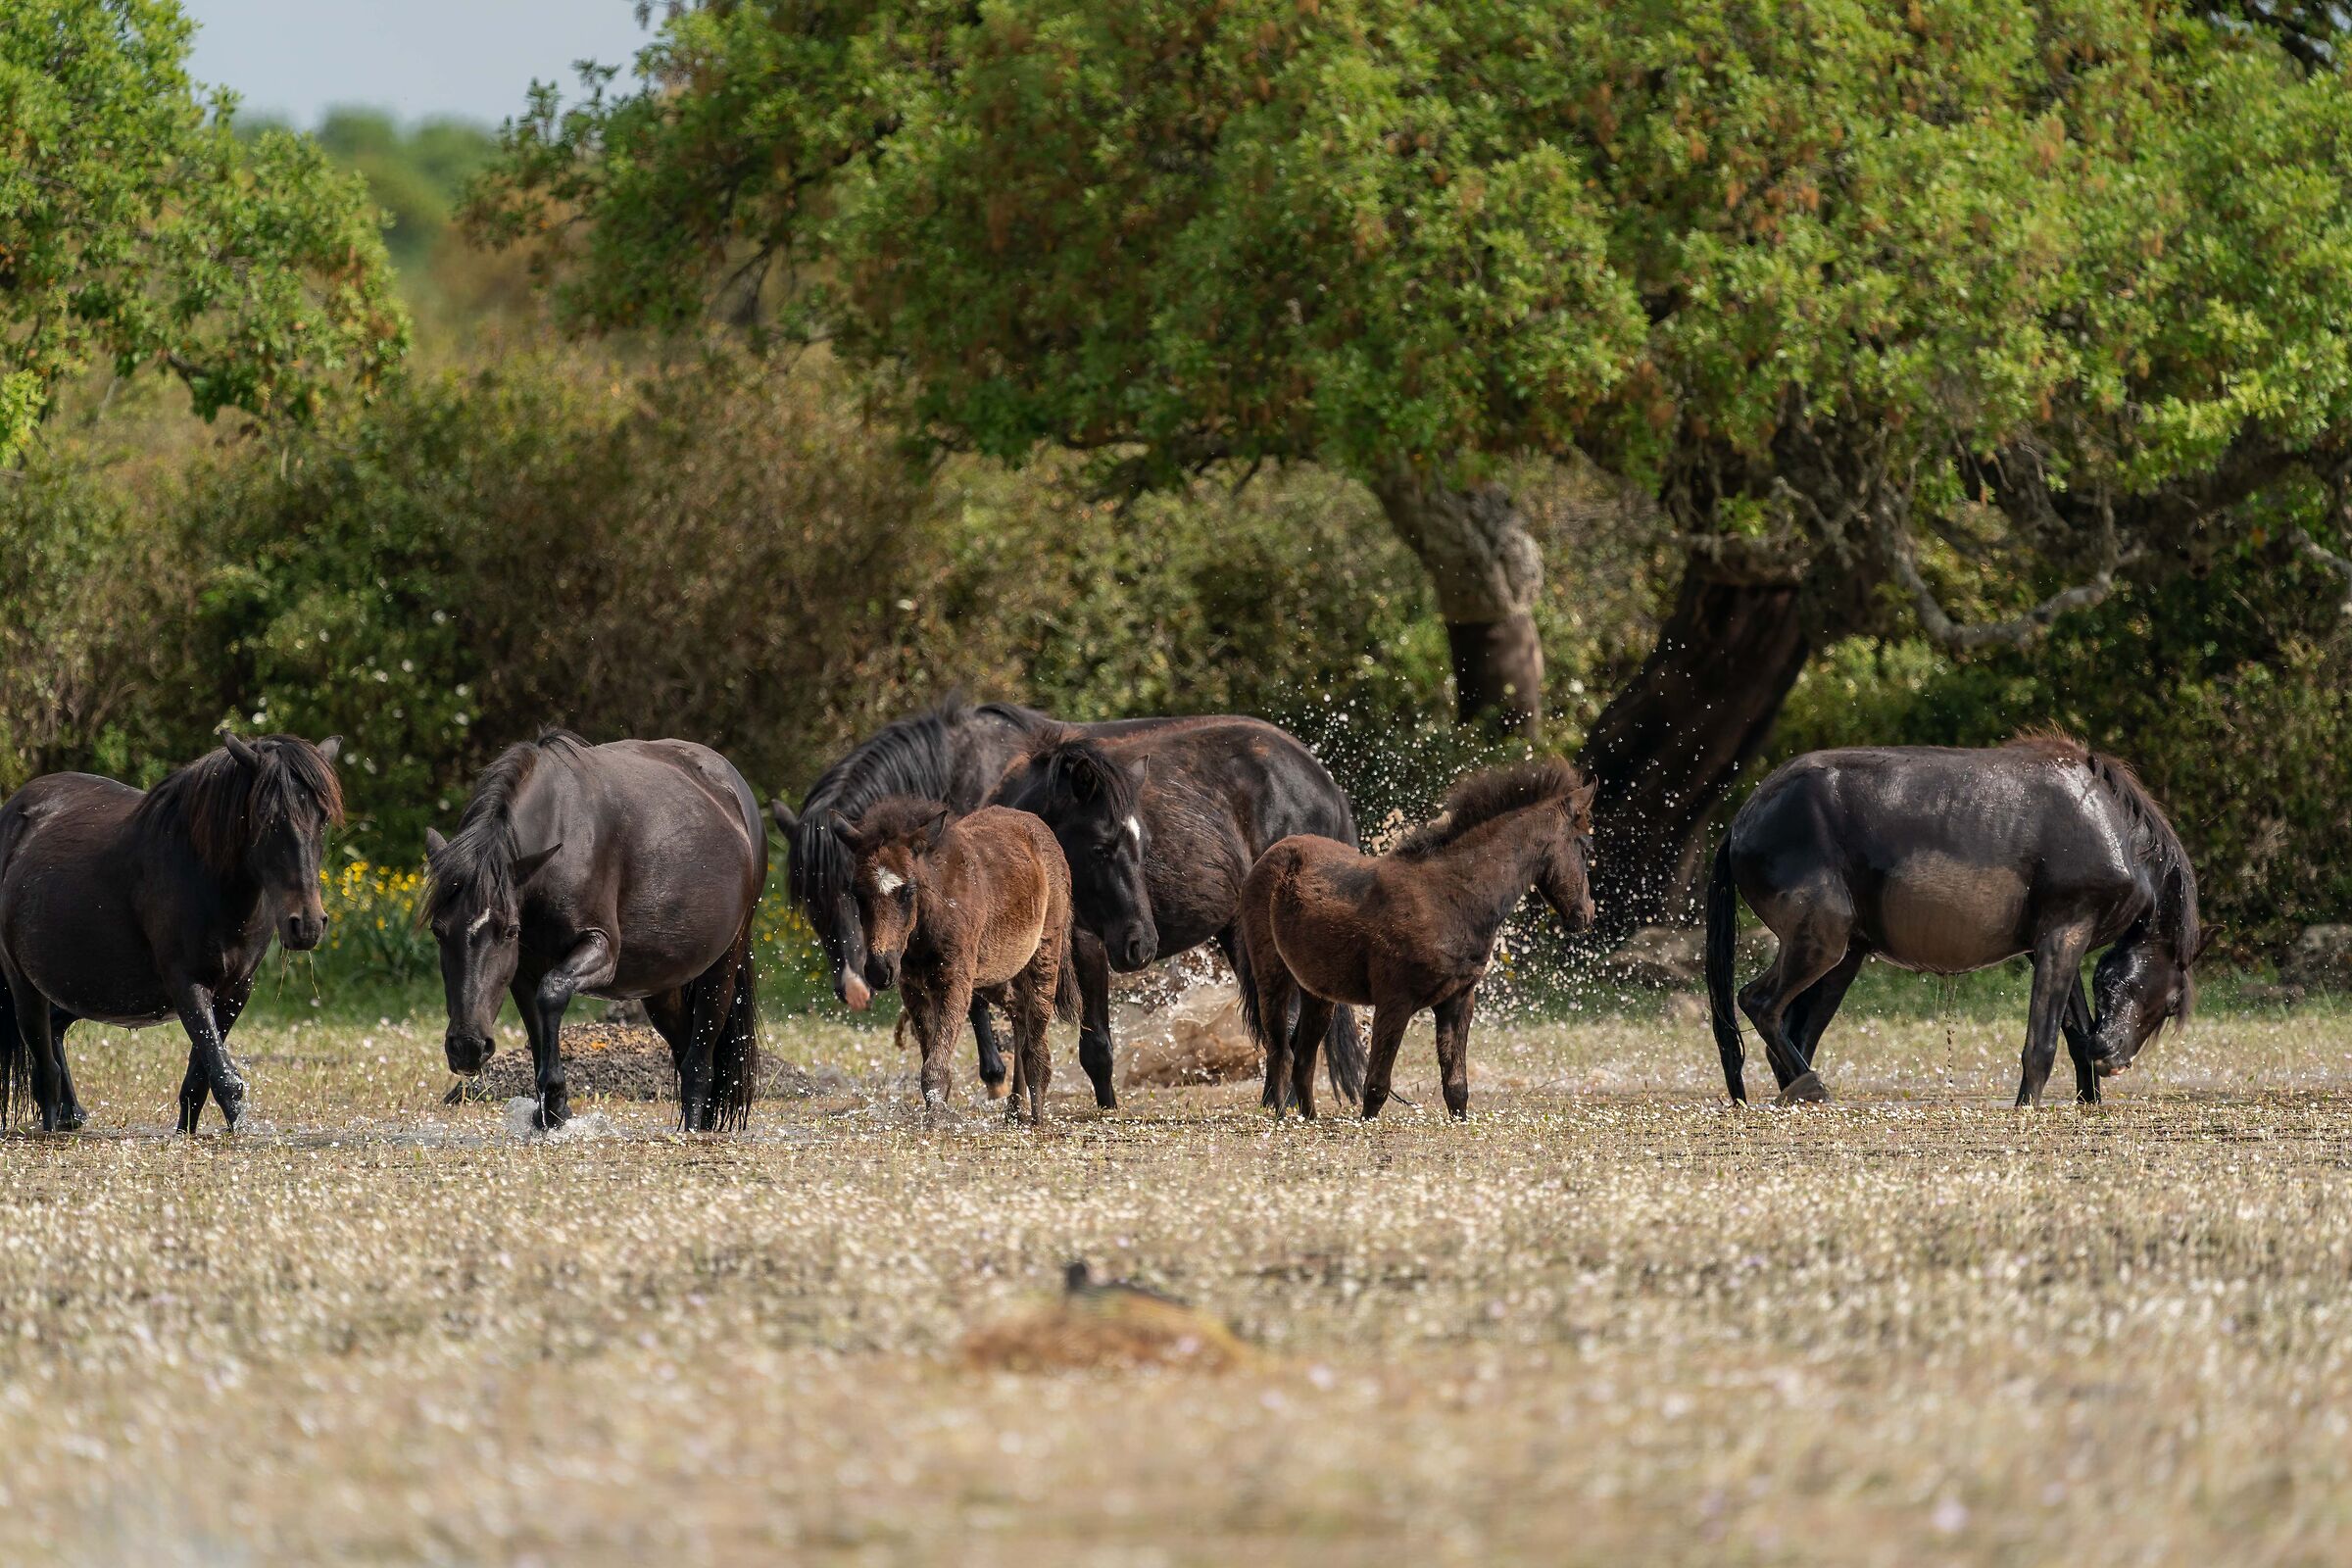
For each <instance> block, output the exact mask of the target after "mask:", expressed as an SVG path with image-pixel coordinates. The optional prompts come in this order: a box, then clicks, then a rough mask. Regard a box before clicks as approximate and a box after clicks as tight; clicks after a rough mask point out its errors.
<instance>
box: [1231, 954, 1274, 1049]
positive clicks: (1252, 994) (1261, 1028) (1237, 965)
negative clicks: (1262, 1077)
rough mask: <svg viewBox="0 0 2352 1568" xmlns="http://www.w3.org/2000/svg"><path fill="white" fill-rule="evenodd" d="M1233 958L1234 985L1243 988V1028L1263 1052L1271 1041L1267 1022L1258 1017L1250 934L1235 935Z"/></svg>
mask: <svg viewBox="0 0 2352 1568" xmlns="http://www.w3.org/2000/svg"><path fill="white" fill-rule="evenodd" d="M1232 957H1233V983H1234V984H1235V985H1237V986H1240V987H1241V988H1242V1024H1243V1027H1245V1028H1247V1029H1248V1030H1249V1031H1250V1039H1251V1040H1254V1041H1256V1042H1257V1047H1258V1049H1259V1050H1260V1051H1263V1050H1265V1049H1266V1048H1267V1047H1268V1045H1269V1044H1270V1043H1271V1040H1270V1037H1269V1036H1268V1035H1267V1033H1266V1020H1265V1019H1263V1018H1261V1017H1259V1016H1258V1011H1257V976H1256V975H1255V974H1253V973H1251V972H1250V933H1249V932H1248V931H1246V930H1244V931H1237V932H1235V933H1234V941H1233V954H1232ZM1281 1021H1282V1020H1281V1019H1279V1018H1277V1019H1276V1020H1275V1023H1276V1024H1277V1025H1279V1024H1280V1023H1281Z"/></svg>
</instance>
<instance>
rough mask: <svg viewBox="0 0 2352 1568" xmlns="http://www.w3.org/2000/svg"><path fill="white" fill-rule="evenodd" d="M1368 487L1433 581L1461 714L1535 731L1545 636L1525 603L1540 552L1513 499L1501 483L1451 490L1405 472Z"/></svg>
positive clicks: (1537, 578)
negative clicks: (1451, 658) (1537, 629)
mask: <svg viewBox="0 0 2352 1568" xmlns="http://www.w3.org/2000/svg"><path fill="white" fill-rule="evenodd" d="M1373 494H1374V495H1376V496H1378V497H1379V499H1380V505H1381V510H1382V511H1383V512H1384V513H1386V514H1387V515H1388V519H1389V526H1391V527H1393V528H1395V529H1396V530H1397V537H1398V538H1400V539H1402V540H1403V541H1404V542H1405V544H1406V545H1407V546H1408V547H1410V549H1411V550H1412V552H1413V554H1414V555H1416V556H1418V557H1419V558H1420V560H1421V564H1422V566H1423V567H1424V568H1425V569H1426V570H1427V571H1428V572H1429V580H1430V583H1431V585H1432V586H1433V587H1435V588H1436V590H1437V595H1438V613H1439V614H1441V615H1443V616H1444V617H1445V619H1446V643H1447V646H1448V647H1449V649H1450V650H1451V653H1452V656H1453V691H1454V709H1455V711H1456V713H1457V714H1458V716H1459V717H1460V719H1461V721H1462V722H1463V723H1465V724H1468V723H1474V722H1491V723H1493V724H1494V725H1495V727H1496V728H1498V729H1500V730H1502V731H1503V732H1504V733H1506V734H1518V735H1529V736H1537V735H1541V734H1542V733H1543V729H1544V642H1543V639H1542V637H1541V636H1539V635H1538V634H1537V631H1536V622H1535V617H1534V615H1532V614H1531V613H1530V611H1532V610H1533V608H1534V606H1535V603H1536V595H1537V594H1538V593H1539V592H1540V591H1542V589H1543V586H1544V554H1543V551H1542V550H1541V549H1539V548H1538V546H1537V544H1536V541H1535V538H1534V536H1533V535H1531V534H1530V533H1529V532H1528V531H1527V520H1526V518H1525V517H1523V516H1522V515H1520V512H1519V507H1518V503H1517V502H1516V501H1514V500H1513V499H1512V497H1511V495H1510V492H1508V491H1506V490H1504V489H1503V488H1502V487H1500V486H1499V485H1480V486H1477V487H1476V488H1473V489H1469V490H1457V489H1454V488H1453V487H1452V486H1450V485H1446V484H1443V483H1440V482H1437V481H1435V480H1431V479H1427V478H1424V477H1422V476H1420V475H1417V474H1413V473H1407V472H1397V473H1394V474H1391V475H1389V476H1388V477H1387V478H1385V479H1383V480H1382V481H1381V482H1379V483H1378V484H1376V485H1374V486H1373Z"/></svg>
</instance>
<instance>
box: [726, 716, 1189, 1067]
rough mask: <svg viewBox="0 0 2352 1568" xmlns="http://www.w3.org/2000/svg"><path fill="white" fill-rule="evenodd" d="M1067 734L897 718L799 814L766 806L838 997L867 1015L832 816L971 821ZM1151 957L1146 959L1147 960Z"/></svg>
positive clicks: (1015, 719) (851, 906)
mask: <svg viewBox="0 0 2352 1568" xmlns="http://www.w3.org/2000/svg"><path fill="white" fill-rule="evenodd" d="M1168 722H1178V721H1173V720H1167V719H1153V718H1142V719H1122V720H1118V721H1115V722H1112V723H1108V724H1084V725H1079V726H1077V728H1078V729H1079V730H1080V731H1082V732H1083V733H1085V734H1089V735H1105V734H1122V733H1125V732H1127V731H1130V730H1136V729H1148V728H1150V727H1152V725H1154V724H1162V723H1168ZM1063 727H1064V726H1062V724H1061V723H1060V722H1059V721H1058V720H1056V719H1054V718H1052V717H1050V716H1048V715H1047V714H1045V713H1041V712H1039V711H1037V710H1036V709H1034V708H1022V707H1019V706H1017V705H1015V704H1012V703H983V704H980V705H978V706H976V707H975V706H972V705H969V704H965V703H961V702H956V701H950V702H947V703H944V704H942V705H941V706H940V707H938V708H935V709H932V710H930V711H928V712H922V713H916V714H913V715H910V716H909V717H907V718H901V719H894V720H893V721H891V722H890V723H888V724H886V725H884V726H883V727H882V728H881V729H880V730H877V731H876V732H875V733H874V734H873V735H871V736H869V737H868V738H867V739H865V740H863V741H860V742H858V745H857V746H856V747H854V748H853V749H852V750H851V751H850V752H849V753H848V755H846V756H844V757H843V758H842V759H841V760H839V761H836V762H835V763H834V764H833V765H832V766H830V767H828V768H826V769H825V770H824V772H823V773H821V774H819V775H818V777H817V780H816V782H815V783H814V784H812V785H810V786H809V793H808V794H807V795H806V796H805V797H803V798H802V801H801V808H800V809H799V810H797V811H795V810H794V809H792V808H791V807H789V806H787V805H786V804H785V803H784V802H782V801H775V802H772V803H771V804H770V806H769V810H770V811H771V812H772V813H773V814H774V816H775V820H776V825H777V826H778V827H779V828H781V829H783V832H784V841H785V843H786V844H787V846H789V848H790V852H791V863H790V874H789V886H790V888H791V893H792V902H793V904H794V906H795V907H798V908H799V909H801V910H802V912H804V913H805V914H806V915H807V916H808V917H809V924H810V925H811V926H813V927H814V928H815V930H816V936H817V940H818V942H820V943H821V944H823V946H824V950H825V963H826V967H827V969H828V970H829V971H830V974H831V978H832V981H833V994H834V995H835V996H836V997H838V998H840V999H841V1000H842V1001H843V1002H844V1003H846V1004H848V1005H850V1006H851V1007H854V1008H857V1009H858V1010H861V1011H862V1010H863V1009H864V1008H865V1007H866V1005H868V1004H869V1003H871V1001H872V1000H873V987H872V986H871V985H870V984H869V983H868V982H867V980H866V977H865V966H866V958H867V953H866V942H865V927H864V924H863V922H862V921H861V920H860V919H859V918H858V900H857V893H856V890H855V888H854V887H853V886H852V880H851V876H852V872H853V871H854V870H855V868H856V863H855V858H854V857H853V856H852V855H851V854H850V852H849V850H848V849H847V848H846V847H845V846H844V845H843V843H842V841H841V838H840V836H839V835H838V834H837V833H836V832H835V831H834V828H833V826H832V823H833V819H834V818H835V817H836V816H839V817H840V818H842V819H844V820H846V821H851V822H855V821H857V820H858V818H859V817H861V816H863V815H864V814H865V813H866V811H867V810H869V809H872V807H873V806H874V805H875V804H876V803H878V802H881V801H884V800H887V799H889V798H890V797H891V796H894V795H911V796H915V797H918V798H920V799H924V800H935V801H939V802H942V803H944V804H945V805H946V806H947V808H948V809H949V810H950V811H952V812H954V813H955V814H956V815H957V816H965V815H968V814H970V813H971V812H973V811H976V810H978V809H980V808H981V807H983V806H985V805H987V804H988V800H989V797H990V796H991V795H992V794H993V793H994V792H995V790H996V788H997V785H998V784H999V783H1000V782H1002V780H1003V779H1004V777H1005V769H1006V768H1008V767H1010V766H1011V765H1012V764H1013V763H1014V762H1015V761H1016V760H1019V759H1021V758H1022V757H1025V756H1027V755H1028V754H1029V752H1030V751H1031V750H1032V749H1033V748H1034V747H1035V746H1036V745H1037V742H1038V738H1039V737H1040V736H1041V735H1044V734H1047V733H1049V732H1058V731H1060V730H1061V729H1062V728H1063ZM1149 957H1150V955H1149V954H1147V955H1145V959H1146V960H1148V959H1149ZM970 1017H971V1025H972V1039H973V1041H974V1043H975V1044H976V1045H977V1046H978V1048H979V1054H980V1078H981V1081H982V1082H983V1083H985V1084H986V1085H987V1086H988V1092H989V1094H990V1095H991V1096H992V1097H997V1096H1002V1095H1003V1094H1004V1092H1005V1056H1004V1053H1003V1052H1002V1051H1001V1050H1000V1049H999V1047H998V1044H997V1034H996V1028H995V1026H994V1024H993V1022H992V1021H991V1019H990V1017H989V1010H988V1004H987V1003H986V1002H985V1001H975V1002H973V1004H972V1009H971V1015H970ZM1090 1070H1091V1069H1090ZM1105 1103H1108V1102H1105Z"/></svg>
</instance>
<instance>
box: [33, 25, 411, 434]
mask: <svg viewBox="0 0 2352 1568" xmlns="http://www.w3.org/2000/svg"><path fill="white" fill-rule="evenodd" d="M189 36H190V33H189V24H188V22H187V19H186V18H185V17H184V16H183V15H181V13H180V9H179V7H178V5H177V4H176V3H173V0H12V3H11V4H10V5H9V7H8V8H7V10H6V13H5V14H4V15H0V466H6V465H9V464H11V463H13V462H14V461H15V460H16V459H17V458H18V457H19V455H21V453H22V452H23V450H24V447H25V443H26V442H27V441H28V440H30V439H31V437H32V434H33V431H34V429H35V428H36V426H37V425H38V424H39V422H40V420H41V419H42V417H44V415H45V414H46V413H47V412H48V411H49V409H50V408H51V406H52V404H53V401H54V398H55V395H56V393H57V390H58V388H59V386H60V384H61V383H63V382H65V381H67V380H69V379H70V378H72V377H73V376H74V375H77V374H79V373H81V372H82V371H83V370H85V369H87V368H89V367H90V366H91V365H92V364H94V363H100V362H108V361H111V362H112V363H113V364H114V366H115V368H117V370H118V371H120V372H123V373H128V372H130V371H132V370H135V369H137V368H142V367H150V368H162V369H165V370H168V371H169V372H171V373H172V374H174V375H176V376H177V377H179V379H181V380H182V381H184V382H185V383H186V385H187V387H188V390H189V392H190V394H191V396H192V397H193V399H194V401H195V406H196V410H197V412H198V413H200V414H202V415H204V416H205V417H208V418H209V417H212V416H213V415H215V414H217V413H218V412H220V411H221V409H224V408H240V409H244V410H247V411H249V412H251V413H254V414H269V415H287V416H292V417H302V416H304V415H306V414H308V413H310V412H311V411H312V410H313V409H314V408H315V407H316V405H317V404H318V402H319V399H320V398H321V396H323V395H324V394H325V393H326V392H327V391H328V390H329V389H330V388H332V387H334V386H336V385H338V384H340V383H343V382H358V383H360V384H363V385H365V384H368V383H371V382H373V381H374V380H375V379H376V378H377V377H379V376H381V375H382V374H383V373H384V372H385V370H386V369H388V368H390V367H391V365H392V364H393V363H394V362H395V361H396V360H397V359H398V357H399V355H400V353H401V350H402V347H403V345H404V343H405V337H406V326H405V323H404V321H403V320H402V318H401V315H400V312H399V310H398V308H397V307H396V306H395V305H394V304H393V303H392V300H391V298H390V295H389V293H388V292H387V283H386V276H385V268H384V253H383V247H382V245H381V243H380V242H379V240H378V237H377V234H376V215H375V212H374V209H373V208H372V207H370V206H369V205H368V202H367V200H366V198H365V194H364V192H363V190H362V187H361V186H360V184H359V182H358V181H357V180H355V179H353V178H351V177H349V176H347V175H343V174H339V173H337V172H334V171H333V170H331V169H330V168H329V167H328V166H327V164H326V162H325V160H324V159H323V158H322V157H321V155H320V154H319V149H318V148H317V147H316V146H315V145H313V144H312V143H311V142H309V141H308V140H307V139H305V138H303V137H299V136H294V135H290V134H288V133H286V132H283V131H270V132H266V133H264V134H263V135H261V136H259V137H257V138H255V139H254V140H253V141H251V142H250V143H240V142H239V140H238V139H237V138H236V136H235V135H234V134H233V133H232V130H231V114H232V111H233V107H234V105H233V100H232V99H230V98H228V97H227V96H226V95H219V96H216V97H214V98H213V99H212V100H210V101H209V102H206V101H201V100H199V98H198V97H197V94H196V89H195V87H194V86H193V84H192V83H191V82H190V81H189V79H188V76H187V73H186V72H185V70H184V68H183V65H182V62H183V60H184V59H185V57H186V54H187V50H188V42H189Z"/></svg>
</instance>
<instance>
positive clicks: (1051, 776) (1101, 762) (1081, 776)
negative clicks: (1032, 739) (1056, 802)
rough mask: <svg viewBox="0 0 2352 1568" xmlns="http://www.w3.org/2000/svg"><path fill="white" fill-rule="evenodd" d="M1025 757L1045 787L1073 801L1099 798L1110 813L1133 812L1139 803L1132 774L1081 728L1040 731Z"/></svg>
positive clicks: (1067, 727)
mask: <svg viewBox="0 0 2352 1568" xmlns="http://www.w3.org/2000/svg"><path fill="white" fill-rule="evenodd" d="M1028 760H1029V762H1030V764H1031V765H1032V766H1035V767H1037V768H1039V770H1040V771H1041V772H1042V773H1043V774H1044V776H1045V782H1046V787H1047V788H1048V789H1049V790H1052V791H1054V792H1055V793H1056V794H1058V795H1064V796H1067V797H1068V798H1069V799H1071V800H1073V801H1097V800H1100V801H1103V802H1104V803H1105V809H1107V810H1108V811H1109V812H1110V814H1111V815H1113V816H1118V817H1125V816H1133V815H1134V814H1135V813H1136V810H1137V809H1139V808H1140V807H1141V805H1142V801H1141V800H1140V799H1139V797H1140V796H1141V795H1142V793H1143V792H1142V791H1141V790H1140V789H1139V788H1138V787H1137V783H1136V778H1135V775H1134V774H1133V773H1131V772H1129V771H1128V770H1127V769H1126V768H1125V767H1123V766H1121V765H1120V764H1119V760H1118V759H1116V758H1114V757H1112V756H1111V755H1110V752H1109V750H1108V749H1107V748H1105V747H1104V746H1103V743H1102V742H1101V741H1098V740H1093V739H1090V738H1089V737H1088V736H1087V735H1086V734H1085V733H1084V732H1083V731H1080V730H1077V729H1074V728H1071V727H1069V726H1067V725H1064V726H1060V727H1057V728H1055V729H1053V730H1049V731H1045V732H1043V733H1041V734H1040V735H1039V736H1038V738H1037V743H1036V745H1035V746H1033V747H1032V748H1031V749H1030V752H1029V759H1028Z"/></svg>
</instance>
